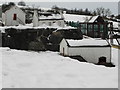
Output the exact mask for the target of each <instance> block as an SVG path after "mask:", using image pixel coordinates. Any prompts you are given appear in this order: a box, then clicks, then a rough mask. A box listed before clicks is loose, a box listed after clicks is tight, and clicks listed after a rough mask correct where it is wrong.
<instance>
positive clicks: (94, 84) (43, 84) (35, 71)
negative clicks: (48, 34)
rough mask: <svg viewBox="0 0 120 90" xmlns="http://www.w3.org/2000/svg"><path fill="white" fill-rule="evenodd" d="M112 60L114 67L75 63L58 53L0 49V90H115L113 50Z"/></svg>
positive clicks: (116, 72) (115, 52)
mask: <svg viewBox="0 0 120 90" xmlns="http://www.w3.org/2000/svg"><path fill="white" fill-rule="evenodd" d="M112 51H113V53H114V54H113V55H112V56H113V57H112V61H113V62H114V64H116V67H111V68H110V67H105V66H101V65H94V64H92V63H85V62H78V61H77V60H74V59H70V58H68V57H63V56H60V55H59V53H58V52H51V51H46V52H32V51H30V52H27V51H21V50H13V49H9V48H0V52H2V88H117V87H118V63H117V61H118V60H117V58H118V57H117V56H118V52H117V49H113V50H112Z"/></svg>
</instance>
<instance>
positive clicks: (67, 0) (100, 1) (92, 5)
mask: <svg viewBox="0 0 120 90" xmlns="http://www.w3.org/2000/svg"><path fill="white" fill-rule="evenodd" d="M19 1H21V0H0V2H1V3H5V2H19ZM22 1H24V2H26V4H28V5H35V6H40V7H45V8H51V7H52V6H53V5H57V6H59V7H64V8H68V9H74V8H77V9H81V8H82V9H86V8H88V9H89V10H94V9H96V8H98V7H104V8H109V9H110V10H111V11H112V14H115V15H118V1H120V0H22ZM83 1H84V2H83ZM31 2H34V3H31ZM35 2H40V3H35ZM50 2H51V3H50Z"/></svg>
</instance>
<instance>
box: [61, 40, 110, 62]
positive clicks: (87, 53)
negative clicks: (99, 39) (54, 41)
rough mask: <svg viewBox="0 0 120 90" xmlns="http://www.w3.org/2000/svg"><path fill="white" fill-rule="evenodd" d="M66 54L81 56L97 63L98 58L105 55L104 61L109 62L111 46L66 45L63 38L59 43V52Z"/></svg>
mask: <svg viewBox="0 0 120 90" xmlns="http://www.w3.org/2000/svg"><path fill="white" fill-rule="evenodd" d="M63 48H64V55H66V56H77V55H80V56H82V57H83V58H84V59H85V60H86V61H88V62H90V63H98V61H99V58H100V57H102V56H104V57H106V62H108V63H109V62H111V50H110V49H111V48H110V47H74V48H72V47H68V46H67V42H66V41H65V39H63V40H62V41H61V43H60V53H61V54H62V55H63Z"/></svg>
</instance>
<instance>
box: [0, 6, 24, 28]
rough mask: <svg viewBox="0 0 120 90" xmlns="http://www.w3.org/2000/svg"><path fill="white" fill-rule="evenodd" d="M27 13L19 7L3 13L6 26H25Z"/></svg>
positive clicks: (13, 7)
mask: <svg viewBox="0 0 120 90" xmlns="http://www.w3.org/2000/svg"><path fill="white" fill-rule="evenodd" d="M25 15H26V14H25V12H24V11H22V10H21V9H20V8H19V7H17V6H12V7H10V8H9V9H7V10H6V11H4V12H3V13H2V20H3V23H4V25H6V26H16V25H19V24H23V25H24V24H25Z"/></svg>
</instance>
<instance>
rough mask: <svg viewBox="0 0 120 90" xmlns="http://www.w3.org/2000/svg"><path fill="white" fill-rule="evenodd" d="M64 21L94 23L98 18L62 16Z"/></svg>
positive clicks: (72, 15) (73, 15)
mask: <svg viewBox="0 0 120 90" xmlns="http://www.w3.org/2000/svg"><path fill="white" fill-rule="evenodd" d="M63 16H64V18H65V21H74V22H78V21H79V22H88V21H89V20H91V21H90V22H94V20H95V19H96V18H97V17H98V16H87V15H75V14H63Z"/></svg>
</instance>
